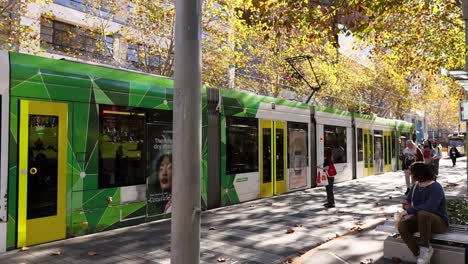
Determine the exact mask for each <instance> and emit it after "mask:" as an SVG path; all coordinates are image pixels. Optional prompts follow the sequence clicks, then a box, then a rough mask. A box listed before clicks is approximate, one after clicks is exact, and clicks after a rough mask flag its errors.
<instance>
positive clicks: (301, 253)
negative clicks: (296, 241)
mask: <svg viewBox="0 0 468 264" xmlns="http://www.w3.org/2000/svg"><path fill="white" fill-rule="evenodd" d="M297 253H298V254H299V255H304V254H305V253H307V251H305V250H299V251H298V252H297Z"/></svg>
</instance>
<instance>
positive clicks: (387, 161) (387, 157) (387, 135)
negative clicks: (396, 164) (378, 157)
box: [383, 131, 392, 172]
mask: <svg viewBox="0 0 468 264" xmlns="http://www.w3.org/2000/svg"><path fill="white" fill-rule="evenodd" d="M383 134H384V172H390V171H392V132H390V131H384V132H383Z"/></svg>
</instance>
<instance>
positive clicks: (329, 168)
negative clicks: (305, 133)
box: [323, 148, 336, 208]
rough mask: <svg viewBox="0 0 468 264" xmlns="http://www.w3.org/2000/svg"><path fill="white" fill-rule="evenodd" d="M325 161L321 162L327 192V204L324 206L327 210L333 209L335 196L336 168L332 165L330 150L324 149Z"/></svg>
mask: <svg viewBox="0 0 468 264" xmlns="http://www.w3.org/2000/svg"><path fill="white" fill-rule="evenodd" d="M324 154H325V155H324V156H325V157H324V158H325V159H324V161H323V170H324V171H325V173H326V174H327V178H328V185H327V186H325V190H326V191H327V203H325V204H324V206H325V207H327V208H333V207H335V194H334V193H333V184H334V182H335V175H336V168H335V164H334V163H333V155H332V149H331V148H325V153H324Z"/></svg>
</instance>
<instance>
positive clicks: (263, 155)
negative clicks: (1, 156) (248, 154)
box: [260, 120, 287, 197]
mask: <svg viewBox="0 0 468 264" xmlns="http://www.w3.org/2000/svg"><path fill="white" fill-rule="evenodd" d="M286 151H287V145H286V122H277V121H270V120H260V196H261V197H268V196H272V195H277V194H281V193H284V192H286V159H287V152H286Z"/></svg>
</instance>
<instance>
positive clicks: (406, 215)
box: [397, 162, 449, 264]
mask: <svg viewBox="0 0 468 264" xmlns="http://www.w3.org/2000/svg"><path fill="white" fill-rule="evenodd" d="M410 173H411V175H412V176H413V178H414V179H415V180H416V181H417V182H416V183H415V184H414V185H413V187H412V188H411V191H410V193H408V196H407V197H406V201H405V203H404V204H403V209H404V210H403V211H401V212H400V213H399V215H398V217H397V218H398V221H397V227H398V231H399V232H400V235H401V238H402V239H403V241H404V242H405V244H406V245H407V246H408V248H409V249H410V250H411V252H412V253H413V254H414V256H416V257H417V263H418V264H426V263H430V260H431V257H432V254H433V253H434V250H433V249H432V247H431V246H430V244H429V240H430V239H431V235H432V233H443V232H445V231H447V229H448V225H449V220H448V215H447V208H446V205H445V193H444V189H443V188H442V185H440V183H438V182H436V181H434V177H435V175H434V171H433V169H432V168H431V165H430V164H425V163H420V162H416V163H414V164H413V165H411V168H410ZM415 232H419V235H420V245H421V246H418V244H417V242H416V239H415V237H414V233H415Z"/></svg>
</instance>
